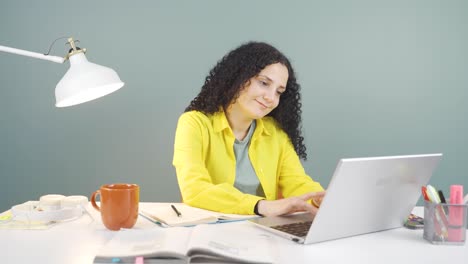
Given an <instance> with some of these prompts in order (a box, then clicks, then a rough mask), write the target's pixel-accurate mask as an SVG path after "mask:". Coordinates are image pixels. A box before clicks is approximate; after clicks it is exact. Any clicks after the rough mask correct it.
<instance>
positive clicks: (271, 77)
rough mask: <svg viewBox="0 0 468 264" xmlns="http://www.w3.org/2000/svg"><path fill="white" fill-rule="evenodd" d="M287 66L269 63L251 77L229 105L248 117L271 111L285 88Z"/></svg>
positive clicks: (262, 114)
mask: <svg viewBox="0 0 468 264" xmlns="http://www.w3.org/2000/svg"><path fill="white" fill-rule="evenodd" d="M288 77H289V73H288V68H286V66H284V65H283V64H281V63H275V64H270V65H268V66H267V67H265V68H264V69H263V70H262V71H261V72H260V73H259V74H257V75H256V76H254V77H252V78H251V79H250V80H249V81H248V82H247V84H246V86H245V87H244V89H242V90H241V91H240V93H239V97H238V98H237V100H236V101H235V102H234V103H233V104H232V105H231V106H230V107H231V109H230V110H231V112H232V111H236V112H238V114H241V115H244V117H245V118H248V119H259V118H262V117H264V116H266V115H267V114H268V113H270V112H271V111H273V109H275V108H276V107H277V106H278V104H279V100H280V96H281V94H282V93H283V92H284V91H285V90H286V84H287V82H288Z"/></svg>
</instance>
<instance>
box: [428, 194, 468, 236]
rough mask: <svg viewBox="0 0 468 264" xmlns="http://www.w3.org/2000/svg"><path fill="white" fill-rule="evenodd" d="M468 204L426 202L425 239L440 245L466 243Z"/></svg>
mask: <svg viewBox="0 0 468 264" xmlns="http://www.w3.org/2000/svg"><path fill="white" fill-rule="evenodd" d="M467 217H468V205H466V204H435V203H431V202H428V201H425V203H424V235H423V237H424V239H426V240H427V241H429V242H431V243H432V244H438V245H464V244H465V240H466V224H467Z"/></svg>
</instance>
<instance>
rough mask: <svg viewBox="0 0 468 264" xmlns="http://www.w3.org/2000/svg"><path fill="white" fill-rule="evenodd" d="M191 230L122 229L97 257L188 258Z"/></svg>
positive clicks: (179, 228) (176, 228)
mask: <svg viewBox="0 0 468 264" xmlns="http://www.w3.org/2000/svg"><path fill="white" fill-rule="evenodd" d="M191 231H192V230H191V229H190V228H183V227H175V228H159V227H155V228H152V229H122V230H120V231H117V232H116V234H115V235H114V237H113V238H112V239H111V240H109V242H107V243H106V244H105V245H104V246H103V247H102V248H101V249H100V251H99V253H98V255H97V257H96V259H101V261H102V259H105V258H111V259H112V258H126V257H132V258H134V257H137V256H143V257H145V258H148V257H152V258H179V259H186V258H187V257H186V252H187V244H188V240H189V238H190V233H191ZM96 262H97V261H96V260H95V263H96Z"/></svg>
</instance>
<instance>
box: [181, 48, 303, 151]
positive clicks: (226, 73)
mask: <svg viewBox="0 0 468 264" xmlns="http://www.w3.org/2000/svg"><path fill="white" fill-rule="evenodd" d="M275 63H281V64H282V65H284V66H285V67H286V68H287V69H288V74H289V78H288V82H287V84H286V90H285V92H284V93H282V94H281V96H280V101H279V104H278V106H277V107H276V108H275V109H274V110H273V111H271V112H270V113H269V114H268V116H271V117H273V118H274V119H275V120H276V122H278V124H279V125H280V127H281V128H282V129H283V130H284V131H285V132H286V134H287V135H288V136H289V139H290V140H291V143H292V145H293V146H294V149H295V151H296V153H297V155H298V156H299V157H300V158H302V159H304V160H306V159H307V153H306V146H305V145H304V137H302V135H301V114H302V110H301V106H302V104H301V95H300V93H299V91H300V85H299V84H298V83H297V82H296V76H295V74H294V70H293V68H292V66H291V63H290V62H289V60H288V59H287V58H286V56H285V55H283V54H282V53H281V52H280V51H279V50H277V49H276V48H274V47H273V46H271V45H270V44H267V43H264V42H248V43H245V44H243V45H241V46H239V47H238V48H236V49H234V50H232V51H230V52H229V53H228V54H227V55H225V56H224V57H223V58H222V59H221V60H220V61H218V63H217V64H216V65H215V66H214V67H213V69H211V71H210V73H209V74H208V76H207V77H206V79H205V83H204V84H203V86H202V88H201V91H200V93H199V94H198V95H197V96H196V97H195V98H194V99H193V100H192V101H191V102H190V104H189V106H188V107H187V108H186V109H185V112H187V111H192V110H197V111H200V112H203V113H205V114H213V113H215V112H218V111H219V109H220V107H223V108H224V109H227V107H228V106H229V105H230V104H231V103H232V102H233V101H235V100H236V99H237V98H238V97H239V93H240V91H241V90H242V89H243V88H244V87H245V86H246V85H247V84H248V82H249V81H250V79H251V78H253V77H255V76H256V75H257V74H259V73H260V72H261V71H262V70H263V69H264V68H265V67H267V66H268V65H271V64H275Z"/></svg>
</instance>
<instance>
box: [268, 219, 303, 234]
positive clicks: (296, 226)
mask: <svg viewBox="0 0 468 264" xmlns="http://www.w3.org/2000/svg"><path fill="white" fill-rule="evenodd" d="M311 225H312V221H306V222H299V223H292V224H285V225H277V226H272V227H271V228H273V229H276V230H279V231H283V232H286V233H289V234H292V235H295V236H298V237H305V236H306V235H307V233H308V232H309V229H310V226H311Z"/></svg>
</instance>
